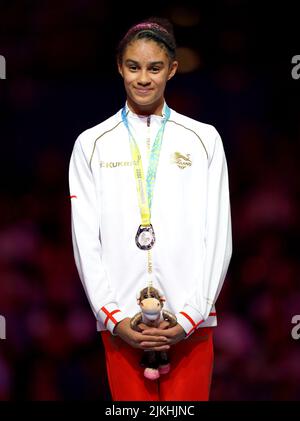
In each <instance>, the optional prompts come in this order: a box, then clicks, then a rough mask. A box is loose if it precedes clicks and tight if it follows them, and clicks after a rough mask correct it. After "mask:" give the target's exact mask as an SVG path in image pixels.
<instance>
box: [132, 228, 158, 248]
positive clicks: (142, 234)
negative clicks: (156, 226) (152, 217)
mask: <svg viewBox="0 0 300 421" xmlns="http://www.w3.org/2000/svg"><path fill="white" fill-rule="evenodd" d="M135 242H136V245H137V246H138V248H140V249H141V250H150V249H151V248H152V247H153V245H154V243H155V234H154V230H153V227H152V225H149V226H147V227H142V226H141V225H140V226H139V229H138V231H137V233H136V236H135Z"/></svg>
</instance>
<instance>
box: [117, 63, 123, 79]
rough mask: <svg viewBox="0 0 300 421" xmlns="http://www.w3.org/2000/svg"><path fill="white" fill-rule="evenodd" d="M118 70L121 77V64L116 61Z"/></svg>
mask: <svg viewBox="0 0 300 421" xmlns="http://www.w3.org/2000/svg"><path fill="white" fill-rule="evenodd" d="M118 71H119V73H120V75H121V76H122V77H123V70H122V65H121V64H120V63H118Z"/></svg>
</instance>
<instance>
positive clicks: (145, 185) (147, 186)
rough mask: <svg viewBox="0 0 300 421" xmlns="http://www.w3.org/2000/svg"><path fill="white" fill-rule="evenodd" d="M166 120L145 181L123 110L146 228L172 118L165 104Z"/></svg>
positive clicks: (158, 133) (137, 151) (135, 145)
mask: <svg viewBox="0 0 300 421" xmlns="http://www.w3.org/2000/svg"><path fill="white" fill-rule="evenodd" d="M163 115H164V119H163V123H162V125H161V127H160V129H159V130H158V132H157V135H156V137H155V140H154V143H153V146H152V150H151V154H150V158H149V165H148V171H147V178H146V179H145V175H144V169H143V163H142V157H141V154H140V150H139V148H138V145H137V143H136V141H135V139H134V137H133V136H132V133H131V131H130V128H129V124H128V119H127V114H126V108H125V107H124V108H123V109H122V120H123V123H124V125H125V127H126V128H127V130H128V135H129V143H130V149H131V156H132V160H133V164H134V176H135V181H136V189H137V193H138V201H139V208H140V213H141V220H142V224H141V225H142V226H143V227H146V226H149V225H150V224H151V206H152V199H153V191H154V185H155V179H156V172H157V167H158V161H159V155H160V150H161V144H162V139H163V134H164V130H165V126H166V123H167V121H168V119H169V117H170V108H169V107H168V106H167V104H165V106H164V111H163Z"/></svg>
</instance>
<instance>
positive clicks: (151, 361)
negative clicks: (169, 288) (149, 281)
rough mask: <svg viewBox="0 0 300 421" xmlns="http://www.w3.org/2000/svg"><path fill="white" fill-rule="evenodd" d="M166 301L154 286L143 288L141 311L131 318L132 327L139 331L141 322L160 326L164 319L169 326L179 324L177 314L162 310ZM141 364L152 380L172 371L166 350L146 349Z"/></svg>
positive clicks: (151, 325)
mask: <svg viewBox="0 0 300 421" xmlns="http://www.w3.org/2000/svg"><path fill="white" fill-rule="evenodd" d="M164 301H165V298H164V296H163V295H162V294H161V293H160V292H159V291H158V290H157V289H155V288H153V287H152V286H149V287H146V288H144V289H142V291H141V292H140V293H139V294H138V296H137V302H138V304H139V306H140V308H141V311H140V312H139V313H137V314H136V315H135V316H134V317H133V318H132V319H131V321H130V325H131V328H132V329H134V330H137V331H138V330H139V329H138V324H139V323H145V324H146V325H147V326H150V327H158V325H159V323H160V322H161V321H163V320H165V321H167V322H168V323H169V327H173V326H175V325H176V324H177V319H176V316H175V315H174V314H172V313H170V312H169V311H167V310H162V308H163V305H164ZM141 365H142V366H144V367H145V369H144V376H145V377H146V378H147V379H150V380H156V379H158V378H159V376H160V374H166V373H168V372H169V371H170V362H169V358H168V355H167V352H166V351H144V354H143V357H142V360H141Z"/></svg>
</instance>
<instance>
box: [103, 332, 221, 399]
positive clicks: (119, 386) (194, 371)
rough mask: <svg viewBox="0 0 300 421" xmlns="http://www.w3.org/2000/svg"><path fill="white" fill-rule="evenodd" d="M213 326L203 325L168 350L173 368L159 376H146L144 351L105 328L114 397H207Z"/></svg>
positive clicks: (110, 379)
mask: <svg viewBox="0 0 300 421" xmlns="http://www.w3.org/2000/svg"><path fill="white" fill-rule="evenodd" d="M212 330H213V328H211V327H206V328H199V329H198V330H197V331H196V332H194V333H193V334H192V335H191V336H190V337H188V338H187V339H183V340H182V341H180V342H178V343H177V344H175V345H173V346H171V347H170V349H169V350H168V351H167V352H168V355H169V358H170V362H171V370H170V372H169V373H168V374H161V376H160V378H159V379H158V380H148V379H146V378H145V377H144V368H143V367H141V365H140V360H141V357H142V353H143V352H144V351H142V350H140V349H136V348H132V347H131V346H130V345H128V344H127V343H126V342H124V341H123V340H122V339H121V338H119V337H118V336H113V335H111V333H110V332H108V331H104V332H101V335H102V341H103V345H104V349H105V356H106V368H107V374H108V381H109V385H110V391H111V395H112V399H113V401H207V400H208V399H209V391H210V384H211V376H212V369H213V337H212V336H213V331H212Z"/></svg>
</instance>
